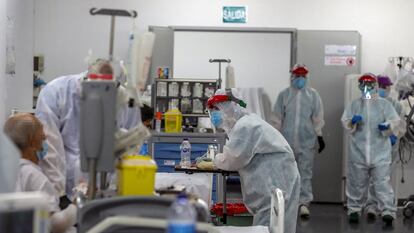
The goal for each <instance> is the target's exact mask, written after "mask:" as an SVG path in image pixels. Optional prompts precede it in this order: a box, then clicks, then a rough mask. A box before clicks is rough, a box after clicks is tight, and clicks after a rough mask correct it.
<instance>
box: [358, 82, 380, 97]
mask: <svg viewBox="0 0 414 233" xmlns="http://www.w3.org/2000/svg"><path fill="white" fill-rule="evenodd" d="M358 87H359V90H361V95H362V98H363V99H366V100H370V99H372V98H373V96H374V95H375V94H377V83H376V82H367V81H362V82H360V83H359V86H358Z"/></svg>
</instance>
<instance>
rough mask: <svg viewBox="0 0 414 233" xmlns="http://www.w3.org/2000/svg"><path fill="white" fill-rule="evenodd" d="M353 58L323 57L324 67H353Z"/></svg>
mask: <svg viewBox="0 0 414 233" xmlns="http://www.w3.org/2000/svg"><path fill="white" fill-rule="evenodd" d="M355 63H356V57H355V56H325V66H355V65H356V64H355Z"/></svg>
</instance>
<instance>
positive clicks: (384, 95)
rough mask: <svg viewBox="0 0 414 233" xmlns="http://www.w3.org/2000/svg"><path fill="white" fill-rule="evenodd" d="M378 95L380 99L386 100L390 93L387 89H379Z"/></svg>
mask: <svg viewBox="0 0 414 233" xmlns="http://www.w3.org/2000/svg"><path fill="white" fill-rule="evenodd" d="M378 95H379V96H381V97H382V98H387V97H388V96H389V95H390V92H389V91H388V90H387V89H382V88H379V89H378Z"/></svg>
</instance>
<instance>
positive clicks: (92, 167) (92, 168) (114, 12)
mask: <svg viewBox="0 0 414 233" xmlns="http://www.w3.org/2000/svg"><path fill="white" fill-rule="evenodd" d="M89 13H90V14H91V15H93V16H95V15H109V16H111V28H110V38H109V61H111V62H112V61H113V56H114V39H115V38H114V34H115V17H116V16H123V17H131V18H136V17H137V16H138V13H137V12H136V11H135V10H131V11H127V10H119V9H107V8H99V9H98V8H91V9H90V10H89ZM89 163H90V164H89V174H90V177H89V184H88V186H89V187H88V198H89V200H92V199H94V198H95V195H96V191H95V187H96V174H97V170H96V166H97V161H96V160H94V159H90V162H89ZM106 175H107V174H106V172H102V171H101V172H100V188H101V190H103V189H105V188H106V186H107V185H106V183H107V182H106V178H107V177H106Z"/></svg>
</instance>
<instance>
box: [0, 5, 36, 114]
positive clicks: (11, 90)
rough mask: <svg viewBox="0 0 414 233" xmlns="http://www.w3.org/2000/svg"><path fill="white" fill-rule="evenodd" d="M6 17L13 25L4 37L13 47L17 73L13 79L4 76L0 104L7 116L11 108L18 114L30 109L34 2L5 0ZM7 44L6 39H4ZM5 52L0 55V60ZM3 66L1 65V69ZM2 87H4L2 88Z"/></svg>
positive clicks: (2, 73)
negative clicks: (3, 96)
mask: <svg viewBox="0 0 414 233" xmlns="http://www.w3.org/2000/svg"><path fill="white" fill-rule="evenodd" d="M6 15H7V17H9V18H11V19H12V22H13V23H12V24H9V23H7V25H8V26H7V27H9V25H12V26H11V27H10V28H11V29H6V30H7V31H6V34H7V35H6V37H9V38H11V39H9V41H11V43H12V44H13V45H14V47H15V53H14V57H15V59H16V74H15V75H14V76H9V75H4V74H5V72H4V71H2V72H1V75H2V78H4V79H5V80H4V81H5V83H4V84H5V85H4V87H5V88H4V90H3V91H2V94H3V95H5V98H4V101H2V104H5V107H4V113H5V114H6V115H9V114H10V112H11V109H13V108H16V109H18V110H20V111H31V110H32V98H33V44H34V34H33V26H34V22H33V18H34V1H33V0H6ZM6 41H7V38H6ZM4 54H6V53H5V52H4V53H1V56H2V59H3V58H4ZM3 68H4V65H2V69H3ZM2 86H3V85H2Z"/></svg>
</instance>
